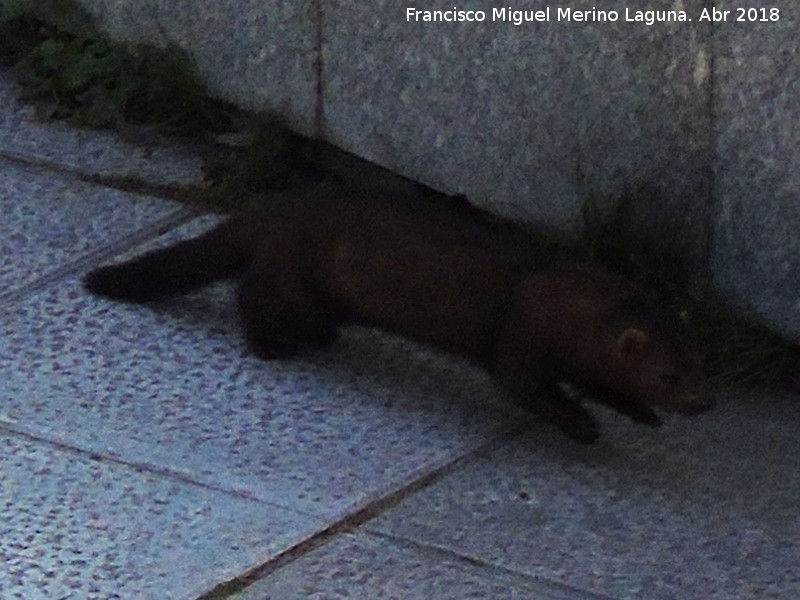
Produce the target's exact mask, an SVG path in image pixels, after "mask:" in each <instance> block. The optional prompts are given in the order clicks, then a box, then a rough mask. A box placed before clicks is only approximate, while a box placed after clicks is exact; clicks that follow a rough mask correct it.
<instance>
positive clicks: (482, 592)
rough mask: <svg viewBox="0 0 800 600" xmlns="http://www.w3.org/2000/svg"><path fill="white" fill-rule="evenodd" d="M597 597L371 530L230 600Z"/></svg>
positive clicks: (334, 544)
mask: <svg viewBox="0 0 800 600" xmlns="http://www.w3.org/2000/svg"><path fill="white" fill-rule="evenodd" d="M346 598H381V599H383V600H416V599H419V600H429V599H431V598H436V600H450V599H452V600H466V599H475V600H478V599H483V598H485V599H490V598H491V599H495V598H497V599H500V598H502V599H504V600H505V599H508V600H597V597H596V596H594V595H585V594H582V593H581V591H580V590H575V589H566V588H560V587H556V586H551V585H548V584H547V583H546V582H540V581H536V580H535V579H533V578H530V577H525V576H521V575H519V574H516V573H510V572H508V571H504V570H501V569H493V568H491V567H490V566H487V565H481V564H476V563H474V562H469V561H467V560H464V559H463V558H460V557H458V556H454V555H448V554H446V553H443V552H437V551H436V550H435V549H433V548H430V547H426V546H420V545H413V544H398V543H396V542H395V541H393V540H392V539H391V538H383V537H377V536H373V535H369V534H366V535H365V534H363V533H360V534H356V535H351V534H347V535H342V536H340V537H338V538H337V539H335V540H334V541H332V542H331V543H329V544H327V545H325V546H324V547H322V548H317V549H316V550H314V551H312V552H310V553H308V554H305V555H303V556H301V557H299V558H298V559H297V560H295V561H294V562H291V563H290V564H288V565H287V566H285V567H283V568H281V569H279V570H277V571H276V572H274V573H272V574H270V575H269V576H267V577H265V578H264V579H262V580H260V581H257V582H256V583H254V584H253V585H251V586H250V587H248V588H246V589H245V590H244V591H242V592H240V593H238V594H234V595H233V596H231V598H230V600H278V599H280V600H295V599H296V600H301V599H302V600H340V599H341V600H344V599H346Z"/></svg>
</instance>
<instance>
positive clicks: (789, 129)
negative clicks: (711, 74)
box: [713, 1, 800, 343]
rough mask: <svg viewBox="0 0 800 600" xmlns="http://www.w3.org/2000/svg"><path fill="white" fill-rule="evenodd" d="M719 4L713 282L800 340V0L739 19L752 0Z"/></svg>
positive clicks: (737, 302)
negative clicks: (722, 17)
mask: <svg viewBox="0 0 800 600" xmlns="http://www.w3.org/2000/svg"><path fill="white" fill-rule="evenodd" d="M721 5H722V7H724V8H725V9H728V10H731V11H732V13H731V16H730V17H729V21H730V22H728V23H726V24H725V25H720V26H719V35H718V37H717V43H716V55H717V58H716V75H715V79H716V81H717V92H716V95H715V100H716V106H715V112H716V119H717V123H718V129H719V140H718V144H717V152H718V164H717V185H716V187H717V194H718V211H717V215H716V223H715V231H714V242H715V243H714V255H713V269H714V283H715V285H716V286H717V287H718V288H719V289H720V290H721V291H722V292H723V293H724V294H725V296H726V297H728V298H730V299H731V300H732V301H734V302H735V303H736V304H738V305H739V306H740V307H741V308H743V309H745V310H746V311H748V312H751V313H755V314H758V315H759V316H760V317H761V318H763V319H764V320H765V321H766V322H767V323H769V324H770V325H771V326H772V327H773V328H775V329H776V330H777V331H779V332H781V333H782V334H784V335H785V336H786V337H788V338H791V339H792V340H793V341H795V342H799V343H800V235H799V234H798V231H800V210H798V207H800V175H798V172H800V146H798V143H797V136H798V134H797V123H798V120H800V107H799V106H798V102H797V98H798V97H799V96H800V58H798V56H799V55H800V53H799V51H798V48H800V41H799V40H800V7H798V6H797V5H796V4H793V3H788V2H783V3H778V4H775V6H776V7H779V8H778V9H779V15H778V16H779V20H778V21H769V20H768V21H767V22H752V23H751V22H745V23H740V22H736V21H734V20H733V19H735V18H736V17H737V16H738V13H737V9H741V8H752V5H750V4H747V3H745V2H739V1H730V2H722V3H721ZM759 16H760V15H759ZM767 18H769V13H768V15H767Z"/></svg>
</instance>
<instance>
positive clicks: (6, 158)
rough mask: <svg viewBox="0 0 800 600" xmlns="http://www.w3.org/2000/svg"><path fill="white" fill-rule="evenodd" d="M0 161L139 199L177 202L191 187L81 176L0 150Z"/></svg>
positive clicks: (70, 169)
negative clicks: (161, 199)
mask: <svg viewBox="0 0 800 600" xmlns="http://www.w3.org/2000/svg"><path fill="white" fill-rule="evenodd" d="M0 161H2V162H5V163H7V164H10V165H13V166H15V167H23V168H27V169H32V170H35V171H48V172H50V173H56V174H58V175H61V176H66V177H71V178H73V179H77V180H79V181H83V182H86V183H93V184H95V185H99V186H103V187H108V188H112V189H115V190H120V191H122V192H128V193H130V194H138V195H140V196H153V197H155V198H164V199H166V200H174V201H178V200H179V199H180V198H181V196H182V195H183V194H184V193H185V191H186V190H187V189H190V188H192V187H193V185H192V184H174V183H152V182H149V181H145V180H143V179H137V178H136V177H132V176H128V175H102V174H100V173H85V172H84V171H81V170H80V169H78V168H75V167H69V166H67V165H63V164H60V163H57V162H53V161H50V160H47V159H43V158H31V157H28V156H25V155H22V154H17V153H15V152H9V151H7V150H0Z"/></svg>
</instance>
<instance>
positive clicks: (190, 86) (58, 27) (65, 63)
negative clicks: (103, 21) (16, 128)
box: [0, 0, 230, 135]
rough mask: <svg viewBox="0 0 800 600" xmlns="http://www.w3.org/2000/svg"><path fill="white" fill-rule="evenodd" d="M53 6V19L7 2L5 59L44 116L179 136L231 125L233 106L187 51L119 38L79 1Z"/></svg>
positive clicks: (3, 10)
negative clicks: (211, 92) (213, 92)
mask: <svg viewBox="0 0 800 600" xmlns="http://www.w3.org/2000/svg"><path fill="white" fill-rule="evenodd" d="M51 4H52V5H53V7H52V14H50V16H49V18H48V22H44V21H42V20H40V19H38V18H36V16H35V15H34V14H33V13H32V12H31V11H30V10H29V8H28V3H27V2H25V1H24V0H4V1H3V2H2V5H0V39H2V40H3V42H2V46H0V61H2V62H3V63H4V64H12V65H14V67H15V70H16V73H17V75H18V77H19V80H20V82H21V83H22V84H23V86H24V87H25V89H26V90H27V94H28V96H29V97H30V98H31V99H33V100H35V101H37V104H38V107H39V114H40V116H41V117H42V118H53V119H65V120H69V121H71V122H74V123H76V124H78V125H84V126H89V127H115V126H119V125H120V123H123V124H135V125H146V126H147V127H149V128H152V129H153V130H154V131H157V132H159V133H169V134H179V135H196V134H197V133H198V132H212V133H217V132H221V131H225V130H226V129H228V128H229V127H230V116H229V114H228V111H227V109H226V107H225V106H224V105H223V104H222V103H220V102H217V101H215V100H212V99H211V98H209V96H208V93H207V91H206V89H205V86H204V85H203V84H202V83H201V80H200V78H199V77H198V76H197V73H196V70H195V68H194V64H193V63H192V62H191V60H190V59H189V57H188V56H187V55H186V53H185V52H183V51H181V50H180V49H179V48H177V47H175V46H168V47H166V48H156V47H154V46H147V45H139V46H135V47H126V46H123V45H121V44H117V43H114V42H111V41H109V40H108V39H107V38H105V37H104V36H103V35H102V34H101V33H100V32H99V31H98V30H97V29H96V28H95V27H94V26H93V25H92V19H91V17H90V16H89V15H87V14H86V13H85V11H83V10H82V9H81V8H80V7H79V6H78V5H77V4H75V3H74V2H72V1H71V0H55V1H54V2H52V3H51Z"/></svg>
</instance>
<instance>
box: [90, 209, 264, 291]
mask: <svg viewBox="0 0 800 600" xmlns="http://www.w3.org/2000/svg"><path fill="white" fill-rule="evenodd" d="M251 229H252V228H251V227H248V226H247V221H246V219H244V218H241V217H240V218H238V219H232V220H229V221H226V222H225V223H222V224H221V225H218V226H217V227H215V228H214V229H212V230H210V231H208V232H206V233H204V234H203V235H201V236H199V237H197V238H194V239H191V240H187V241H184V242H180V243H178V244H175V245H174V246H169V247H168V248H164V249H161V250H155V251H153V252H148V253H147V254H144V255H142V256H140V257H138V258H134V259H133V260H130V261H128V262H124V263H122V264H118V265H111V266H106V267H101V268H99V269H95V270H94V271H91V272H90V273H89V274H87V275H86V277H85V279H84V281H83V283H84V286H85V287H86V289H87V290H89V291H90V292H92V293H93V294H98V295H100V296H107V297H108V298H113V299H114V300H124V301H128V302H148V301H150V300H156V299H159V298H164V297H167V296H177V295H180V294H185V293H187V292H190V291H192V290H195V289H198V288H201V287H204V286H206V285H209V284H211V283H214V282H215V281H219V280H222V279H229V278H232V277H236V276H237V275H238V274H239V273H240V272H241V271H242V270H243V269H244V268H245V267H246V266H247V265H248V264H249V263H250V260H251V256H252V248H253V245H254V240H252V239H251V238H252V236H253V231H251Z"/></svg>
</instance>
